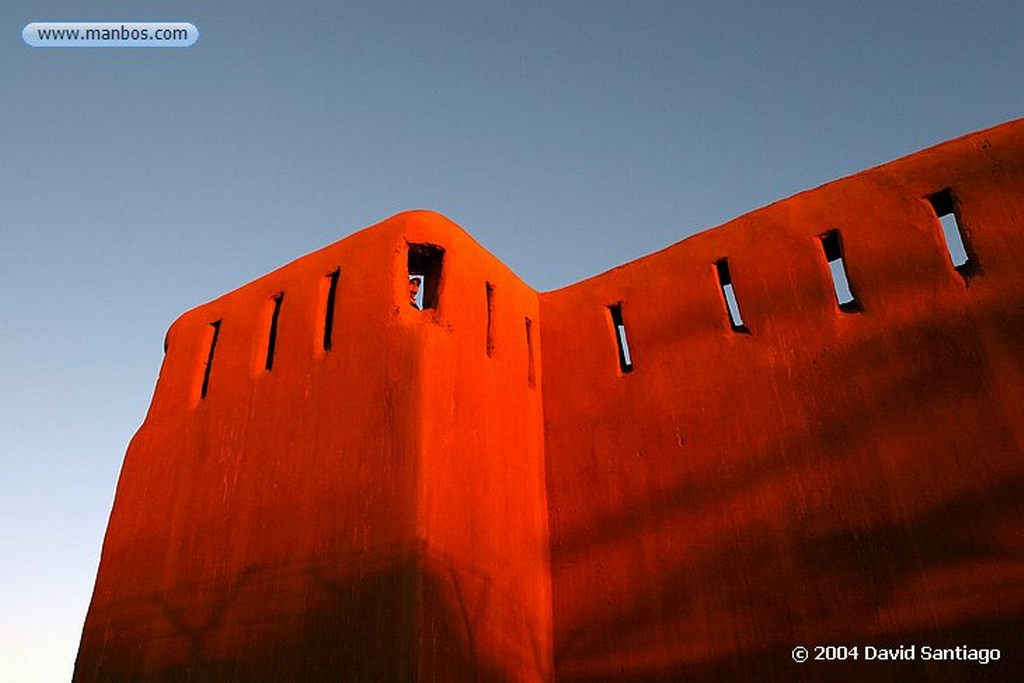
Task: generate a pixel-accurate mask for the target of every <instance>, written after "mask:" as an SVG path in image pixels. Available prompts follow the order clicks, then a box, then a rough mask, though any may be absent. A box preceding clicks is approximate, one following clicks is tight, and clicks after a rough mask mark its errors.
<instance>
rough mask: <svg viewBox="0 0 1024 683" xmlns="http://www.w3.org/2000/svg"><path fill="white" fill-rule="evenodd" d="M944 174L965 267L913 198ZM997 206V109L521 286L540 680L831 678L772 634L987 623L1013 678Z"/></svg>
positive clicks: (1019, 519) (1022, 511)
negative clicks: (538, 477) (746, 206)
mask: <svg viewBox="0 0 1024 683" xmlns="http://www.w3.org/2000/svg"><path fill="white" fill-rule="evenodd" d="M947 188H948V189H949V190H950V193H951V195H952V196H953V197H954V198H955V204H956V213H957V214H958V218H959V220H960V224H961V226H962V227H963V228H964V230H965V232H966V233H967V238H968V243H969V247H970V250H971V252H972V253H973V255H974V257H975V265H976V268H974V274H972V275H967V276H966V277H965V276H964V275H962V274H961V273H960V272H958V271H957V270H956V269H955V268H954V266H953V263H952V262H951V260H950V256H949V254H948V253H947V250H946V247H945V242H944V239H943V236H942V232H941V227H940V225H939V222H938V218H937V217H936V214H935V211H934V210H933V208H932V204H931V203H930V202H929V201H928V199H927V198H928V197H929V196H931V195H932V194H934V193H937V192H940V191H942V190H944V189H947ZM1022 228H1024V126H1022V125H1020V124H1019V123H1018V124H1015V125H1011V126H1008V127H1003V128H1000V129H995V130H992V131H988V132H985V133H981V134H977V135H973V136H969V137H967V138H964V139H961V140H957V141H954V142H952V143H949V144H947V145H944V146H941V147H939V148H936V149H932V150H928V151H925V152H922V153H919V154H917V155H915V156H912V157H909V158H907V159H904V160H901V161H898V162H895V163H892V164H889V165H886V166H883V167H881V168H877V169H873V170H870V171H867V172H864V173H861V174H859V175H857V176H854V177H852V178H848V179H845V180H841V181H837V182H834V183H832V184H829V185H826V186H824V187H822V188H819V189H816V190H813V191H810V192H807V193H804V194H801V195H798V196H796V197H793V198H791V199H788V200H785V201H783V202H779V203H777V204H774V205H772V206H769V207H767V208H764V209H762V210H759V211H756V212H754V213H752V214H749V215H747V216H744V217H742V218H739V219H737V220H735V221H732V222H731V223H728V224H726V225H724V226H721V227H719V228H717V229H715V230H711V231H708V232H706V233H703V234H700V235H698V236H696V237H693V238H690V239H688V240H685V241H683V242H681V243H679V244H677V245H674V246H672V247H670V248H668V249H665V250H664V251H661V252H659V253H657V254H654V255H651V256H648V257H646V258H643V259H640V260H639V261H636V262H633V263H630V264H627V265H625V266H622V267H620V268H617V269H615V270H612V271H610V272H608V273H605V274H603V275H600V276H598V277H595V278H592V279H590V280H586V281H584V282H581V283H579V284H575V285H572V286H570V287H567V288H565V289H562V290H559V291H556V292H552V293H549V294H545V295H543V296H542V298H541V317H542V320H543V322H544V327H543V345H544V370H545V371H544V405H545V424H546V432H545V439H546V462H547V465H548V498H549V500H548V502H549V505H550V519H551V537H552V541H551V542H552V577H553V595H554V608H553V613H554V622H555V644H554V648H555V649H554V654H555V665H556V671H557V678H558V680H559V681H605V680H630V681H656V680H657V681H672V680H682V679H684V678H685V679H687V680H689V679H691V678H697V679H702V678H703V679H709V680H710V679H714V678H721V677H733V676H742V677H748V678H751V679H752V680H753V679H755V678H762V679H764V678H767V679H770V680H791V679H796V678H804V679H809V680H837V678H836V677H837V676H841V675H842V672H843V671H847V672H848V671H850V669H843V668H837V667H838V666H839V665H835V664H833V665H832V666H831V667H830V666H829V665H828V664H822V663H815V662H809V663H806V664H803V665H798V664H796V663H794V662H793V661H792V659H791V656H790V652H791V649H792V648H793V647H795V646H798V645H805V646H808V647H810V646H813V645H814V644H822V645H828V644H835V645H844V644H851V645H854V644H859V645H861V646H863V645H865V644H871V643H874V644H876V645H881V644H888V643H907V644H911V643H927V642H933V643H935V644H937V645H952V646H955V645H960V644H966V645H971V644H973V645H974V646H975V647H999V646H1002V647H1003V652H1004V653H1005V654H1004V657H1009V658H1010V660H1011V662H1012V661H1016V664H1007V662H1006V661H1004V662H1002V663H1001V665H1000V666H1002V667H1003V668H1002V669H1001V670H1000V671H1001V673H1003V674H1005V673H1006V671H1007V669H1006V668H1005V667H1006V666H1011V667H1016V668H1015V669H1011V670H1015V671H1017V672H1018V673H1019V672H1020V671H1021V670H1022V669H1021V663H1020V661H1021V660H1020V657H1021V655H1022V653H1021V651H1020V643H1021V642H1024V641H1021V639H1020V633H1021V632H1022V630H1021V629H1022V628H1024V495H1022V494H1024V458H1022V456H1024V360H1022V359H1024V297H1022V294H1024V239H1022V238H1024V231H1022ZM829 230H838V231H839V233H840V235H841V241H842V245H843V251H844V254H843V256H844V261H845V263H846V268H847V271H848V277H849V282H850V285H851V287H852V290H853V293H854V294H855V295H856V297H857V299H858V301H859V308H860V310H859V311H851V312H847V311H845V310H841V309H840V307H839V305H838V301H837V298H836V295H835V292H834V290H833V285H832V280H831V276H830V272H829V266H828V263H827V261H826V258H825V253H824V249H823V245H822V242H821V240H820V238H819V235H821V234H823V233H826V232H827V231H829ZM722 258H727V259H728V264H729V270H730V274H731V280H732V284H733V287H734V290H735V293H736V295H737V298H738V303H739V307H740V312H741V314H742V318H743V323H744V324H745V326H746V327H747V330H746V331H743V330H740V331H734V329H733V325H732V323H731V322H730V319H729V317H728V313H727V309H726V303H725V299H724V296H723V293H722V290H721V287H720V281H719V278H718V274H717V270H716V266H715V263H716V261H718V260H720V259H722ZM615 304H620V305H621V312H622V319H623V323H624V325H625V328H626V333H627V339H628V343H629V348H630V352H631V355H632V361H633V367H632V371H630V372H623V371H622V369H621V368H620V361H619V357H618V352H617V342H616V332H615V330H614V329H613V326H612V320H611V317H610V312H609V308H608V307H609V306H611V305H615ZM908 667H909V668H908ZM875 669H877V670H875ZM867 671H870V672H871V675H872V676H874V677H876V678H879V677H881V678H886V677H892V678H899V677H902V676H906V675H907V673H908V671H909V672H911V673H913V674H916V675H921V674H924V675H932V676H935V677H936V680H965V676H968V675H975V676H981V675H984V674H986V673H991V670H988V671H987V672H985V671H980V670H979V668H978V665H977V664H974V663H972V664H971V665H970V667H969V668H966V667H962V666H957V665H950V664H949V663H935V662H933V663H930V664H929V663H923V662H920V661H918V662H916V663H914V664H912V665H907V667H901V666H895V665H892V664H889V665H886V666H880V667H874V669H863V671H862V673H863V672H867Z"/></svg>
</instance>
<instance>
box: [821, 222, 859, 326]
mask: <svg viewBox="0 0 1024 683" xmlns="http://www.w3.org/2000/svg"><path fill="white" fill-rule="evenodd" d="M818 239H820V240H821V246H822V248H823V249H824V250H825V260H827V261H828V269H829V272H831V274H832V287H833V289H834V290H835V294H836V301H837V302H838V303H839V309H840V310H842V311H846V312H848V313H852V312H855V311H859V310H861V307H860V302H858V301H857V297H855V296H854V295H853V290H852V289H851V288H850V280H849V278H848V277H847V274H846V264H845V263H844V261H843V242H842V238H841V237H840V235H839V231H838V230H829V231H828V232H826V233H825V234H823V235H818Z"/></svg>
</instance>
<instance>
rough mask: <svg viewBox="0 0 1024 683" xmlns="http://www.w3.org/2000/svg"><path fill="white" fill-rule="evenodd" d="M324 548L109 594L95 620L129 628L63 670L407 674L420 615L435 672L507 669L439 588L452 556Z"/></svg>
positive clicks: (459, 677)
mask: <svg viewBox="0 0 1024 683" xmlns="http://www.w3.org/2000/svg"><path fill="white" fill-rule="evenodd" d="M336 560H337V561H335V562H327V561H324V562H320V563H317V564H307V565H281V566H263V567H249V568H246V569H245V570H243V571H242V572H240V573H239V574H238V575H237V576H236V577H235V578H234V579H232V580H229V581H224V582H220V583H218V584H216V585H214V584H203V585H198V584H193V585H188V586H182V587H180V588H178V589H176V590H174V591H171V592H165V593H162V594H158V595H152V596H149V597H147V598H144V599H141V600H136V601H133V603H132V604H123V603H122V604H118V605H113V606H112V607H111V608H110V610H109V611H110V614H109V615H108V618H107V619H106V621H107V622H108V623H110V624H113V625H114V626H115V628H120V629H127V630H129V631H133V632H134V633H136V634H137V637H135V638H132V637H131V635H130V634H127V635H128V637H127V638H125V639H123V642H122V644H121V646H120V647H107V648H105V651H104V652H98V651H95V650H92V651H90V650H83V651H82V652H80V653H79V657H78V662H77V663H76V672H75V679H74V680H75V681H76V682H79V681H104V682H107V681H139V682H145V683H179V682H184V681H188V682H189V683H193V682H196V681H198V682H202V683H214V682H224V681H233V682H234V681H237V682H242V681H244V682H246V683H249V682H252V683H262V682H267V683H285V682H289V681H294V682H295V683H300V682H301V683H320V682H327V681H330V682H332V683H333V682H337V681H346V682H353V683H362V682H365V683H385V682H390V681H394V682H396V683H397V682H401V683H407V682H408V681H414V680H419V679H421V678H422V676H421V674H422V672H423V671H424V670H427V671H429V670H430V669H431V666H430V664H431V662H424V661H422V659H421V658H422V657H423V656H424V655H423V653H424V650H423V649H421V648H423V647H426V646H425V645H424V644H422V643H417V636H418V634H419V629H420V628H421V623H422V621H424V620H429V624H430V636H431V638H432V639H433V642H431V643H430V644H429V646H430V648H431V653H430V654H431V656H435V657H437V658H438V661H435V662H433V664H434V667H433V669H434V670H435V671H440V672H441V675H443V679H442V680H451V681H467V682H469V681H481V682H483V681H486V682H491V681H493V682H494V683H504V681H507V680H510V679H509V678H508V676H507V675H506V674H505V673H504V672H503V671H502V670H500V669H499V668H498V667H497V666H496V665H495V664H492V663H487V662H484V661H481V657H480V656H479V653H476V652H475V651H474V650H473V648H472V646H471V645H469V644H468V643H469V642H471V641H472V639H473V628H474V623H473V622H472V621H467V616H466V615H467V614H468V612H467V608H466V607H465V606H460V605H458V604H453V602H452V601H451V600H450V599H448V596H450V595H451V593H452V590H451V588H450V583H451V582H452V581H453V580H456V581H458V578H457V577H458V576H459V573H458V572H456V571H455V569H454V568H450V569H449V570H448V572H449V574H448V576H439V575H438V574H437V571H435V570H434V569H431V570H429V571H424V569H423V568H424V563H423V561H422V557H421V554H420V552H419V551H418V550H410V551H406V552H404V553H402V554H400V555H397V556H392V557H390V558H389V559H388V560H387V561H379V562H375V563H374V564H373V566H368V565H367V563H365V562H360V563H359V564H358V565H357V564H356V563H355V561H354V560H352V559H343V558H336ZM431 564H435V565H436V561H432V563H431ZM442 584H449V585H448V586H445V585H442ZM119 614H130V615H132V616H131V618H130V619H126V620H119ZM418 622H420V623H418ZM157 626H158V628H157ZM467 634H468V641H467ZM143 650H145V651H146V652H147V653H148V654H147V655H145V656H140V653H141V652H142V651H143Z"/></svg>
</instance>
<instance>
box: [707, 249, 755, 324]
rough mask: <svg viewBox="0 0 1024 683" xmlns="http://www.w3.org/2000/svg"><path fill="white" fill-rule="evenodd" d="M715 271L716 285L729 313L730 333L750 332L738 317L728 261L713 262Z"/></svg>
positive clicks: (738, 310)
mask: <svg viewBox="0 0 1024 683" xmlns="http://www.w3.org/2000/svg"><path fill="white" fill-rule="evenodd" d="M715 270H716V271H718V284H719V286H720V287H721V288H722V296H723V298H724V299H725V308H726V310H727V311H728V313H729V325H730V326H731V327H732V331H733V332H750V330H749V329H747V326H746V325H744V324H743V316H742V315H740V304H739V301H737V300H736V291H735V289H734V288H733V286H732V276H731V275H730V274H729V260H728V259H724V258H723V259H719V260H717V261H715Z"/></svg>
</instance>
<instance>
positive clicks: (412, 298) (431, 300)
mask: <svg viewBox="0 0 1024 683" xmlns="http://www.w3.org/2000/svg"><path fill="white" fill-rule="evenodd" d="M443 261H444V249H443V248H442V247H439V246H437V245H436V244H410V245H409V262H408V270H409V304H410V305H411V306H413V307H414V308H418V309H420V310H421V311H422V310H426V309H428V308H437V303H438V292H439V291H440V288H441V266H442V263H443Z"/></svg>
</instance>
